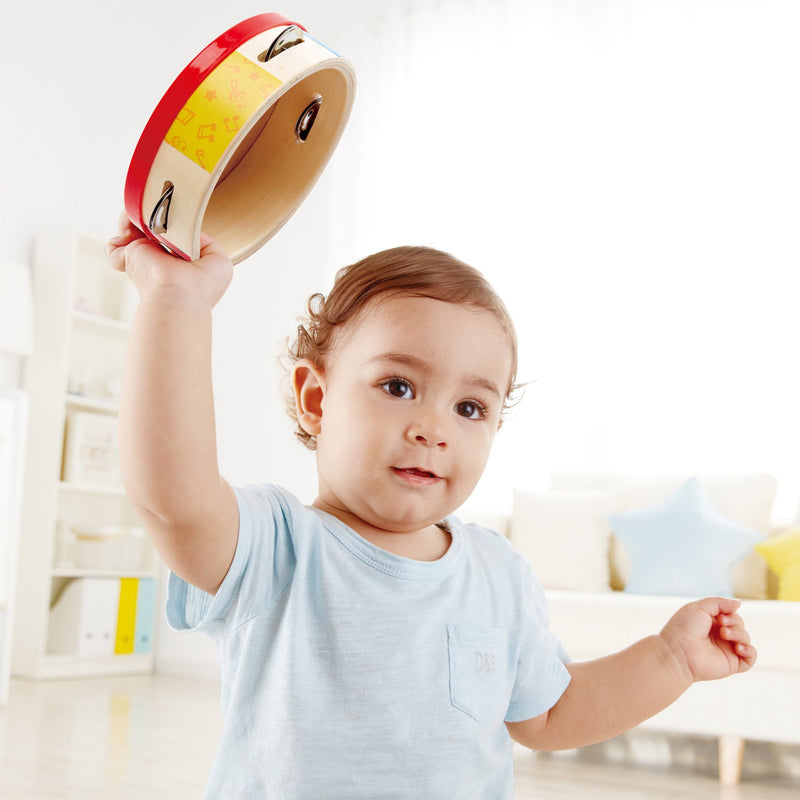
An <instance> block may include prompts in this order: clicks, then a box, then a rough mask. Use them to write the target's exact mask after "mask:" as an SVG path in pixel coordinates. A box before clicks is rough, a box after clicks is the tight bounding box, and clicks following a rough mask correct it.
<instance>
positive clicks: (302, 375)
mask: <svg viewBox="0 0 800 800" xmlns="http://www.w3.org/2000/svg"><path fill="white" fill-rule="evenodd" d="M292 388H293V389H294V403H295V409H296V410H297V422H298V423H299V424H300V427H301V428H302V429H303V430H304V431H305V432H306V433H307V434H309V435H310V436H317V435H318V434H319V433H320V431H321V430H322V398H323V397H324V395H325V379H324V373H323V372H322V370H321V369H320V368H319V367H318V366H317V365H316V364H315V363H314V362H313V361H309V359H307V358H301V359H300V360H299V361H298V362H297V363H296V364H295V365H294V369H293V370H292Z"/></svg>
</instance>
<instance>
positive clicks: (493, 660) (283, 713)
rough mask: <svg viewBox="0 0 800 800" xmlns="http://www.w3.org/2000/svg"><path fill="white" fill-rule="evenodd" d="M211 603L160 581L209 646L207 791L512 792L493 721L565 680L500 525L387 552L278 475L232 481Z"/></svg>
mask: <svg viewBox="0 0 800 800" xmlns="http://www.w3.org/2000/svg"><path fill="white" fill-rule="evenodd" d="M236 496H237V498H238V503H239V515H240V522H239V541H238V544H237V546H236V554H235V557H234V559H233V563H232V564H231V567H230V570H229V572H228V574H227V576H226V577H225V580H224V581H223V583H222V585H221V587H220V589H219V591H218V592H217V594H216V595H215V596H211V595H209V594H207V593H205V592H203V591H201V590H199V589H197V588H195V587H193V586H190V585H189V584H187V583H185V582H184V581H182V580H181V579H180V578H178V577H177V576H175V575H171V576H170V581H169V596H168V599H167V617H168V619H169V622H170V624H171V625H172V626H173V627H174V628H178V629H191V630H203V631H205V632H207V633H208V634H210V635H211V636H212V637H213V638H214V639H215V640H216V641H217V644H218V646H219V656H220V665H221V672H222V707H223V712H224V720H225V722H224V729H223V733H222V739H221V742H220V745H219V750H218V752H217V756H216V759H215V761H214V765H213V767H212V771H211V776H210V779H209V784H208V788H207V791H206V798H213V800H253V798H259V800H312V799H313V800H328V799H330V800H360V799H361V798H363V799H364V800H389V798H398V800H400V798H402V799H403V800H407V799H408V798H411V797H419V798H425V800H453V799H454V798H458V800H462V799H463V800H465V799H468V800H484V799H485V800H510V798H512V796H513V757H512V743H511V739H510V737H509V734H508V732H507V730H506V727H505V724H504V720H508V721H519V720H523V719H528V718H530V717H535V716H538V715H539V714H542V713H544V712H545V711H547V710H548V709H549V708H551V707H552V706H553V705H554V704H555V702H556V701H557V700H558V699H559V697H560V696H561V694H562V693H563V692H564V689H565V688H566V686H567V684H568V683H569V673H568V672H567V670H566V668H565V667H564V665H563V663H562V660H561V658H560V655H559V654H560V653H561V650H560V645H559V642H558V640H557V639H556V638H555V637H554V636H553V635H552V634H551V633H550V632H549V631H548V617H547V610H546V606H545V601H544V597H543V594H542V591H541V588H540V587H539V585H538V583H537V582H536V580H535V579H534V577H533V575H532V574H531V571H530V569H529V568H528V566H527V564H526V562H525V561H524V559H522V558H521V557H520V556H519V555H518V554H517V553H516V552H515V551H514V550H512V548H511V546H510V545H509V543H508V542H507V541H506V540H505V539H504V538H503V537H501V536H500V535H499V534H496V533H493V532H491V531H488V530H486V529H484V528H481V527H479V526H477V525H462V524H461V523H460V522H459V521H458V520H457V519H456V518H455V517H449V518H448V519H447V520H446V525H447V529H448V530H449V531H450V533H451V535H452V543H451V545H450V548H449V549H448V551H447V553H446V554H445V555H444V556H443V557H442V558H441V559H439V560H438V561H432V562H423V561H414V560H411V559H408V558H403V557H401V556H397V555H394V554H392V553H388V552H386V551H384V550H382V549H380V548H378V547H376V546H374V545H372V544H371V543H369V542H367V541H366V540H365V539H363V538H362V537H361V536H359V535H358V534H357V533H356V532H355V531H353V530H352V529H351V528H349V527H348V526H346V525H345V524H344V523H342V522H340V521H339V520H338V519H336V518H335V517H333V516H331V515H329V514H326V513H325V512H323V511H319V510H317V509H314V508H308V507H306V506H303V505H302V504H301V503H300V502H299V500H297V499H296V498H295V497H293V496H292V495H291V494H289V493H288V492H286V491H284V490H282V489H280V488H278V487H276V486H271V485H258V486H249V487H245V488H241V489H237V490H236Z"/></svg>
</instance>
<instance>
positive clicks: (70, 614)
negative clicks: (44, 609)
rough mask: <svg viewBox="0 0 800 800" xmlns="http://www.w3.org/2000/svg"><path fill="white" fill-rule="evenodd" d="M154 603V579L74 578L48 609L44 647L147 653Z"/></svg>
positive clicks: (91, 652)
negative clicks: (48, 622)
mask: <svg viewBox="0 0 800 800" xmlns="http://www.w3.org/2000/svg"><path fill="white" fill-rule="evenodd" d="M155 605H156V582H155V579H154V578H74V579H72V580H70V581H69V582H68V583H67V585H66V586H65V587H64V590H63V592H62V593H61V595H60V596H59V598H58V600H57V601H56V602H55V604H54V605H53V606H52V607H51V609H50V624H49V627H48V633H47V652H48V653H53V654H60V655H77V656H95V657H97V656H113V655H119V656H124V655H128V654H130V653H151V652H152V650H153V628H154V625H155Z"/></svg>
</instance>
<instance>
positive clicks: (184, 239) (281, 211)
mask: <svg viewBox="0 0 800 800" xmlns="http://www.w3.org/2000/svg"><path fill="white" fill-rule="evenodd" d="M354 94H355V73H354V70H353V67H352V65H351V64H350V63H349V62H348V61H346V60H345V59H344V58H342V57H341V56H339V55H338V54H337V53H335V52H333V51H332V50H330V49H329V48H327V47H326V46H325V45H323V44H321V43H320V42H318V41H316V40H315V39H313V38H312V37H311V36H309V35H308V33H307V31H306V30H305V28H303V26H301V25H298V24H296V23H293V22H290V21H289V20H288V19H286V18H285V17H283V16H281V15H280V14H260V15H258V16H255V17H251V18H250V19H247V20H245V21H244V22H241V23H239V24H238V25H235V26H234V27H233V28H231V29H230V30H228V31H226V32H225V33H223V34H222V35H221V36H220V37H218V38H217V39H215V40H214V41H213V42H212V43H211V44H209V45H208V47H206V48H205V49H204V50H203V51H202V52H201V53H200V54H199V55H198V56H197V57H196V58H195V59H194V60H193V61H192V62H191V63H190V64H189V65H188V66H187V67H186V68H185V69H184V70H183V72H181V74H180V75H179V76H178V77H177V78H176V79H175V81H174V82H173V83H172V85H171V86H170V87H169V89H168V90H167V92H166V94H165V95H164V96H163V98H162V99H161V101H160V102H159V104H158V105H157V106H156V109H155V111H154V112H153V114H152V116H151V117H150V119H149V121H148V123H147V125H146V126H145V129H144V131H143V132H142V135H141V137H140V139H139V142H138V144H137V145H136V149H135V150H134V153H133V157H132V158H131V163H130V166H129V168H128V175H127V178H126V180H125V210H126V211H127V214H128V216H129V217H130V219H131V222H133V224H134V225H136V226H137V227H138V228H139V229H140V230H142V231H143V232H144V233H145V234H146V235H147V236H148V237H149V238H151V239H153V240H155V241H157V242H160V243H161V244H162V245H163V246H164V247H165V248H166V249H167V250H169V251H170V252H172V253H174V254H175V255H178V256H181V257H182V258H185V259H195V258H197V257H198V256H199V254H200V231H201V230H203V231H205V232H206V233H208V234H209V235H211V236H213V237H214V238H215V239H216V240H217V241H218V242H219V243H220V244H221V245H222V246H223V248H224V249H225V251H226V253H227V254H228V255H229V256H230V258H231V260H232V261H233V262H234V263H237V262H239V261H241V260H242V259H244V258H246V257H247V256H249V255H250V254H251V253H253V252H254V251H255V250H257V249H258V248H259V247H261V245H262V244H264V242H266V241H267V240H268V239H269V238H270V237H271V236H272V235H273V234H274V233H275V232H276V231H277V230H278V229H279V228H280V227H281V226H282V225H283V224H284V223H285V222H286V221H287V220H288V219H289V217H291V215H292V214H293V213H294V212H295V211H296V210H297V208H298V207H299V206H300V204H301V203H302V202H303V200H304V199H305V197H306V195H307V194H308V193H309V192H310V191H311V189H312V187H313V186H314V184H315V183H316V181H317V179H318V178H319V176H320V174H321V173H322V170H323V169H324V167H325V165H326V164H327V162H328V159H329V158H330V156H331V155H332V154H333V151H334V149H335V148H336V145H337V143H338V141H339V139H340V137H341V135H342V132H343V130H344V127H345V125H346V123H347V119H348V117H349V115H350V110H351V108H352V105H353V98H354Z"/></svg>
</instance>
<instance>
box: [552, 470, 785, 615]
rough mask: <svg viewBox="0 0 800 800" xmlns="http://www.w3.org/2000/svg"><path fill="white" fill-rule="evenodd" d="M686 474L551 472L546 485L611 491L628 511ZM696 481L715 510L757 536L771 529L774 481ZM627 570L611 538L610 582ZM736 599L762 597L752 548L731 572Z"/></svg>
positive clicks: (763, 578)
mask: <svg viewBox="0 0 800 800" xmlns="http://www.w3.org/2000/svg"><path fill="white" fill-rule="evenodd" d="M689 477H690V476H689V475H642V474H625V473H612V472H579V471H575V472H572V471H570V472H567V471H561V472H553V473H551V474H550V481H549V482H550V488H551V489H554V490H560V491H584V492H585V491H605V492H616V493H618V494H620V495H623V497H624V509H622V510H633V509H637V508H643V507H645V506H648V505H655V504H656V503H660V502H662V501H664V500H665V499H666V498H667V497H668V496H669V495H670V494H671V493H672V492H674V491H675V490H676V489H677V488H678V487H679V486H680V485H681V484H682V483H684V482H685V481H686V480H687V479H688V478H689ZM698 480H699V481H700V485H701V486H702V487H703V489H704V490H705V491H706V493H707V494H708V497H709V498H710V500H711V502H712V503H713V505H714V507H715V508H716V509H717V511H719V513H720V514H723V515H724V516H726V517H728V518H729V519H731V520H733V521H734V522H738V523H739V524H740V525H744V526H746V527H748V528H753V529H755V530H757V531H758V532H759V533H762V534H765V535H766V534H769V533H770V532H771V529H772V521H771V515H772V507H773V504H774V502H775V495H776V493H777V490H778V482H777V480H776V479H775V478H774V477H773V476H772V475H767V474H762V473H752V474H750V473H747V474H730V475H725V474H720V475H699V476H698ZM629 571H630V555H629V553H628V552H627V551H626V550H625V548H624V547H622V546H621V545H620V543H619V540H618V539H617V538H616V537H615V536H612V542H611V586H612V588H614V589H622V588H623V587H624V586H625V582H626V580H627V577H628V573H629ZM732 581H733V591H734V594H735V595H736V596H737V597H744V598H752V599H757V600H760V599H765V598H766V597H767V596H768V593H767V569H766V565H765V563H764V561H763V559H762V558H761V557H760V556H759V555H758V554H757V553H755V551H754V552H752V553H749V554H748V555H746V556H745V557H744V558H743V559H742V560H741V561H739V562H738V563H737V564H736V565H735V566H734V568H733V571H732Z"/></svg>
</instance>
